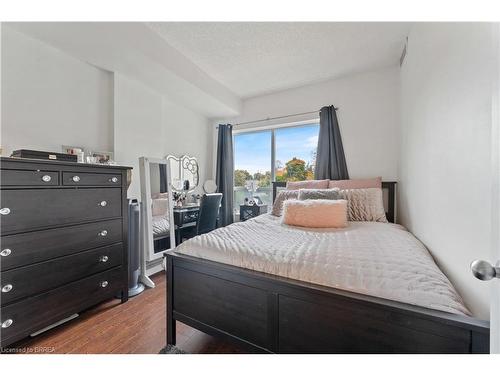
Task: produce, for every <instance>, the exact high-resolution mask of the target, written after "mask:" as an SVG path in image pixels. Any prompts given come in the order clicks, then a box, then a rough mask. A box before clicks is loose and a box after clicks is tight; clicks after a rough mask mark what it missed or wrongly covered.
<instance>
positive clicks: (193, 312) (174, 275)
mask: <svg viewBox="0 0 500 375" xmlns="http://www.w3.org/2000/svg"><path fill="white" fill-rule="evenodd" d="M166 257H167V277H168V284H167V342H168V343H169V344H175V322H176V321H177V320H179V321H181V322H183V323H185V324H187V325H189V326H192V327H194V328H196V329H199V330H201V331H204V332H206V333H208V334H210V335H214V336H223V337H226V338H229V339H231V340H234V341H236V342H238V343H240V344H244V345H246V346H247V347H248V349H249V350H252V351H257V352H270V353H489V322H486V321H481V320H478V319H474V318H470V317H466V316H459V315H454V314H450V313H445V312H441V311H437V310H431V309H427V308H422V307H417V306H413V305H408V304H405V303H400V302H395V301H390V300H385V299H381V298H377V297H371V296H366V295H362V294H357V293H352V292H347V291H343V290H339V289H333V288H329V287H323V286H320V285H315V284H310V283H305V282H301V281H297V280H292V279H287V278H283V277H279V276H274V275H269V274H264V273H261V272H256V271H251V270H246V269H242V268H238V267H234V266H230V265H225V264H221V263H216V262H212V261H208V260H203V259H199V258H193V257H189V256H185V255H180V254H176V253H173V252H168V253H167V255H166Z"/></svg>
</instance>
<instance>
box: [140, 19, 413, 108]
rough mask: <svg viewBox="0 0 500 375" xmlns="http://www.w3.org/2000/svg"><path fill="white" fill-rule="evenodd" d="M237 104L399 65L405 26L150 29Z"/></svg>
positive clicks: (178, 25) (214, 24) (179, 25)
mask: <svg viewBox="0 0 500 375" xmlns="http://www.w3.org/2000/svg"><path fill="white" fill-rule="evenodd" d="M148 26H149V27H151V28H152V29H153V30H155V31H156V32H158V34H159V35H160V36H161V37H162V38H164V39H165V40H166V41H167V43H168V44H170V45H171V46H172V47H174V48H175V49H177V50H178V51H179V52H181V53H182V54H184V55H185V56H186V57H187V58H188V59H190V60H191V61H192V62H193V63H194V64H196V65H198V66H199V67H200V68H201V69H202V70H203V71H205V72H206V73H207V74H208V75H210V76H211V77H212V78H214V79H215V80H217V81H219V82H220V83H221V84H223V85H224V86H226V87H227V88H228V89H229V90H231V91H232V92H234V93H235V94H236V95H238V96H239V97H241V98H248V97H252V96H257V95H262V94H266V93H270V92H274V91H279V90H284V89H288V88H292V87H298V86H302V85H306V84H310V83H314V82H319V81H324V80H327V79H333V78H337V77H340V76H344V75H347V74H352V73H357V72H362V71H367V70H373V69H377V68H382V67H384V66H389V65H394V64H397V62H398V60H399V57H400V55H401V51H402V48H403V44H404V40H405V38H406V35H407V34H408V31H409V28H410V24H409V23H389V22H380V23H368V22H359V23H338V22H333V23H332V22H325V23H318V22H314V23H312V22H311V23H309V22H307V23H305V22H303V23H300V22H285V23H278V22H272V23H262V22H250V23H248V22H247V23H239V22H238V23H225V22H210V23H203V22H182V23H175V22H158V23H149V24H148Z"/></svg>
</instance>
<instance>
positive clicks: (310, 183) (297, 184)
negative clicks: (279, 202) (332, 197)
mask: <svg viewBox="0 0 500 375" xmlns="http://www.w3.org/2000/svg"><path fill="white" fill-rule="evenodd" d="M328 182H329V180H306V181H288V182H287V183H286V189H287V190H299V189H328Z"/></svg>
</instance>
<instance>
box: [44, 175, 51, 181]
mask: <svg viewBox="0 0 500 375" xmlns="http://www.w3.org/2000/svg"><path fill="white" fill-rule="evenodd" d="M50 180H52V177H50V176H49V175H48V174H46V175H44V176H42V181H43V182H50Z"/></svg>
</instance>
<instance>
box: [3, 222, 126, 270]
mask: <svg viewBox="0 0 500 375" xmlns="http://www.w3.org/2000/svg"><path fill="white" fill-rule="evenodd" d="M122 240H123V239H122V219H115V220H106V221H98V222H96V223H90V224H81V225H74V226H71V227H63V228H57V229H48V230H41V231H35V232H28V233H22V234H12V235H10V236H3V237H2V239H1V242H0V244H1V248H0V265H1V270H2V271H5V270H8V269H11V268H14V267H20V266H24V265H27V264H32V263H37V262H43V261H46V260H49V259H53V258H57V257H60V256H65V255H71V254H74V253H78V252H80V251H82V250H88V249H93V248H95V247H100V246H105V245H110V244H113V243H117V242H121V241H122Z"/></svg>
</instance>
